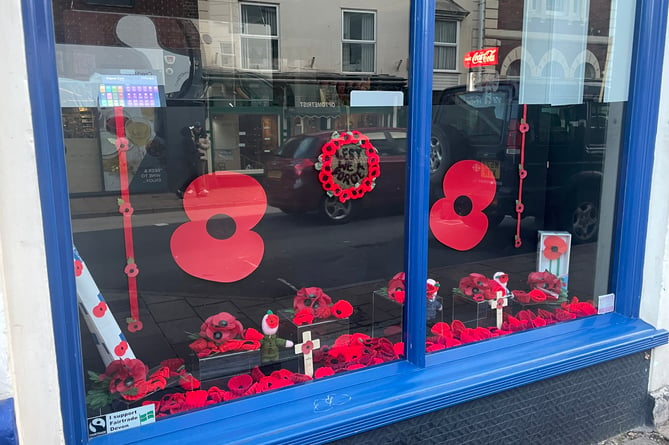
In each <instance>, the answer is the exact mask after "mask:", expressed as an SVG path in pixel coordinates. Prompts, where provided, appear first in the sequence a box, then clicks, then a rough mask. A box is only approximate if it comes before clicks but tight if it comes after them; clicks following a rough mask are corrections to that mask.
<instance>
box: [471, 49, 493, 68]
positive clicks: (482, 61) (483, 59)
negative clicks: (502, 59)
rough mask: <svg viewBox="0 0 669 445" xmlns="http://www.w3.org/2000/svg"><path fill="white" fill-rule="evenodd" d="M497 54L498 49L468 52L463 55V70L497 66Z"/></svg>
mask: <svg viewBox="0 0 669 445" xmlns="http://www.w3.org/2000/svg"><path fill="white" fill-rule="evenodd" d="M498 54H499V48H483V49H479V50H477V51H470V52H468V53H467V54H465V68H476V67H478V66H488V65H497V56H498Z"/></svg>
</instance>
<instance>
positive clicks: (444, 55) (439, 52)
mask: <svg viewBox="0 0 669 445" xmlns="http://www.w3.org/2000/svg"><path fill="white" fill-rule="evenodd" d="M456 56H457V48H456V47H455V46H435V47H434V69H435V70H454V69H456V63H457V61H456Z"/></svg>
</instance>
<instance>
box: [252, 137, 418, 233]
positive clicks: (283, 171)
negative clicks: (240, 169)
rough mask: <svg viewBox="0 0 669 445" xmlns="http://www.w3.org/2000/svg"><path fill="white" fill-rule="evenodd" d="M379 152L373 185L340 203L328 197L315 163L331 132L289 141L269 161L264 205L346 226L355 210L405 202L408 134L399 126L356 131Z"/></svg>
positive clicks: (264, 179)
mask: <svg viewBox="0 0 669 445" xmlns="http://www.w3.org/2000/svg"><path fill="white" fill-rule="evenodd" d="M356 130H357V131H359V132H361V133H362V134H364V135H365V136H367V137H368V138H369V140H370V142H371V143H372V145H373V146H374V147H375V148H376V149H377V150H378V153H379V158H380V167H381V175H380V176H379V177H378V178H377V179H376V187H374V189H373V190H372V191H371V192H369V193H367V194H366V195H365V196H363V197H362V198H359V199H350V200H348V201H346V202H344V203H342V202H340V201H339V200H338V199H337V198H335V197H330V196H328V195H327V194H326V193H325V191H324V190H323V187H322V185H321V183H320V182H319V180H318V171H317V170H316V169H315V168H314V164H315V163H316V162H317V161H318V155H319V154H320V153H321V148H322V147H323V145H324V144H325V143H326V142H327V141H328V140H329V139H330V137H331V135H332V133H333V132H332V131H324V132H320V133H311V134H303V135H299V136H295V137H293V138H291V139H288V140H287V141H286V142H285V143H284V144H283V145H282V146H281V147H280V148H279V149H278V150H277V151H276V153H275V154H274V156H272V157H271V158H269V159H268V161H267V164H266V168H265V174H264V177H263V184H264V186H265V190H266V193H267V200H268V204H269V205H271V206H274V207H278V208H279V209H281V210H282V211H283V212H286V213H304V212H311V211H318V212H319V213H320V214H321V215H322V216H323V217H324V218H325V219H326V220H327V221H329V222H336V223H343V222H348V221H349V220H350V219H351V218H352V217H353V215H354V214H355V213H356V212H357V210H358V209H360V208H387V207H391V206H398V207H399V206H401V205H402V203H403V202H404V183H405V170H406V147H407V133H406V130H405V129H402V128H358V129H356Z"/></svg>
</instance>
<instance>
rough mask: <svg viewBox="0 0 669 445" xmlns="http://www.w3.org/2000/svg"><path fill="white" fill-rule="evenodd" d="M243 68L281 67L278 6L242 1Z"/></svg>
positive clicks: (270, 68) (265, 68)
mask: <svg viewBox="0 0 669 445" xmlns="http://www.w3.org/2000/svg"><path fill="white" fill-rule="evenodd" d="M240 6H241V12H242V35H241V47H242V68H244V69H251V70H261V71H277V70H278V69H279V25H278V11H279V8H278V6H272V5H259V4H250V3H242V4H241V5H240Z"/></svg>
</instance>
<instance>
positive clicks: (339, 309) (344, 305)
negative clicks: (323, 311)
mask: <svg viewBox="0 0 669 445" xmlns="http://www.w3.org/2000/svg"><path fill="white" fill-rule="evenodd" d="M331 310H332V315H334V316H335V317H337V318H348V317H350V316H351V315H352V314H353V306H351V303H349V302H348V301H346V300H339V301H337V302H336V303H335V304H333V305H332V308H331Z"/></svg>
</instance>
